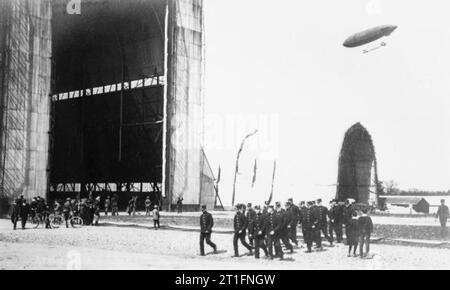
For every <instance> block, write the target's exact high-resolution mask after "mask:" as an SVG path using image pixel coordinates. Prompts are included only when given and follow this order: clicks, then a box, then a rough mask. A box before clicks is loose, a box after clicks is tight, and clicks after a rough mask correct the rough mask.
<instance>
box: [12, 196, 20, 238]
mask: <svg viewBox="0 0 450 290" xmlns="http://www.w3.org/2000/svg"><path fill="white" fill-rule="evenodd" d="M20 207H21V200H20V199H19V198H18V199H16V200H14V201H13V204H12V212H11V222H12V224H13V229H14V230H16V228H17V222H18V221H19V217H20Z"/></svg>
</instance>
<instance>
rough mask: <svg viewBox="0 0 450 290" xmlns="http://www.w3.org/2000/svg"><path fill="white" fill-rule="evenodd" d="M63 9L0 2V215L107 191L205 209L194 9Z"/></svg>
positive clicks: (135, 4)
mask: <svg viewBox="0 0 450 290" xmlns="http://www.w3.org/2000/svg"><path fill="white" fill-rule="evenodd" d="M68 3H69V1H68V0H53V1H51V0H5V1H2V2H1V3H0V5H1V6H0V9H1V19H0V47H1V54H0V89H1V90H0V96H1V109H0V114H1V115H0V117H1V118H0V126H1V129H2V130H1V134H0V138H1V139H0V143H1V147H0V157H1V158H0V160H1V161H0V168H1V176H0V178H1V179H0V197H1V198H2V199H4V200H5V202H2V205H5V204H6V203H9V202H10V201H11V199H12V198H14V197H16V196H18V195H20V194H23V195H24V196H25V197H27V198H31V197H33V196H36V195H41V196H45V195H47V196H48V197H55V196H59V194H62V193H64V194H71V193H78V194H81V195H84V194H86V193H87V192H92V191H94V192H99V191H110V192H111V191H116V192H128V193H130V192H138V193H140V192H142V193H149V192H153V193H158V194H160V195H161V196H162V197H163V198H164V203H165V205H166V207H167V209H171V207H172V204H175V203H176V200H177V199H178V197H183V198H184V203H185V205H186V207H187V208H191V209H198V207H199V205H200V203H203V202H207V205H208V207H209V208H212V207H213V206H214V204H213V202H211V200H214V194H215V193H214V190H213V187H211V186H210V184H209V183H212V182H213V180H214V175H213V174H212V170H211V169H210V167H209V164H208V162H207V161H206V155H205V152H204V151H203V149H202V148H203V147H202V145H203V115H204V111H203V110H204V106H203V103H204V90H203V87H204V85H203V81H204V79H203V74H204V22H203V1H202V0H83V1H81V2H80V3H81V10H80V12H81V13H80V14H79V15H77V14H68V13H67V4H68ZM205 164H207V165H208V166H205ZM3 210H5V208H3Z"/></svg>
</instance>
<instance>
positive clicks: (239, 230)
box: [233, 204, 253, 257]
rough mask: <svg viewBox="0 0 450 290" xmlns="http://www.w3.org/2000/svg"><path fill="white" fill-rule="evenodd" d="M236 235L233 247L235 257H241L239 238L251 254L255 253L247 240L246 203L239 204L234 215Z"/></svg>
mask: <svg viewBox="0 0 450 290" xmlns="http://www.w3.org/2000/svg"><path fill="white" fill-rule="evenodd" d="M233 225H234V236H233V248H234V257H239V248H238V240H240V241H241V244H242V245H243V246H244V247H246V248H247V250H249V252H250V253H249V254H250V255H253V252H252V247H251V246H250V245H249V244H247V242H246V241H245V235H246V231H245V229H246V226H247V219H246V217H245V215H244V205H242V204H239V205H237V206H236V215H235V216H234V221H233Z"/></svg>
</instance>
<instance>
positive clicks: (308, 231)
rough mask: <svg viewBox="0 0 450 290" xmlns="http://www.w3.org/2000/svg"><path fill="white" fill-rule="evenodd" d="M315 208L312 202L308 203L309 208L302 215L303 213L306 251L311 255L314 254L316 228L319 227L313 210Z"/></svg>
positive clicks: (302, 221)
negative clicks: (313, 245)
mask: <svg viewBox="0 0 450 290" xmlns="http://www.w3.org/2000/svg"><path fill="white" fill-rule="evenodd" d="M312 206H313V202H312V201H308V204H307V207H306V208H304V209H303V210H302V211H301V213H302V218H301V223H302V230H303V238H304V240H305V243H306V246H307V248H308V250H307V251H306V252H307V253H311V252H312V249H311V248H312V244H313V240H314V231H315V227H316V226H317V219H316V216H315V215H314V212H313V211H314V210H313V208H312Z"/></svg>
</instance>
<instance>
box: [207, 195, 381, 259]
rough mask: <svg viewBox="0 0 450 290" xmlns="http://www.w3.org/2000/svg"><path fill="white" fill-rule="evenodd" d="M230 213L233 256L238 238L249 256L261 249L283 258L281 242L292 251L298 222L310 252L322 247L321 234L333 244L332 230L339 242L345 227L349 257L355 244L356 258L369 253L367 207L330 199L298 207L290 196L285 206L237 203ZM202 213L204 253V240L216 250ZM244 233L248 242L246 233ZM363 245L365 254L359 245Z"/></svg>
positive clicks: (236, 254) (209, 224)
mask: <svg viewBox="0 0 450 290" xmlns="http://www.w3.org/2000/svg"><path fill="white" fill-rule="evenodd" d="M235 209H236V214H235V216H234V220H233V225H234V236H233V248H234V257H240V256H239V247H238V241H240V242H241V244H242V245H243V246H244V247H245V248H246V249H247V250H248V251H249V255H253V254H254V256H255V258H256V259H259V258H260V251H261V250H262V251H263V252H264V254H265V256H266V257H267V258H270V259H274V258H280V259H284V252H283V249H282V246H281V245H282V244H283V245H284V246H285V248H286V249H287V250H288V251H289V253H293V252H294V246H293V245H292V244H291V243H293V244H294V245H295V247H296V248H298V245H299V244H298V241H297V226H298V225H301V228H302V233H303V239H304V242H305V244H306V247H307V250H306V253H311V252H312V248H313V244H314V243H315V248H316V249H317V250H318V251H320V250H322V249H323V248H322V234H323V236H324V238H325V239H326V240H327V241H328V242H329V244H330V246H333V241H334V233H335V234H336V242H337V243H342V242H343V228H344V226H345V234H346V243H347V245H348V246H349V256H351V252H352V250H353V256H355V257H356V256H357V255H356V248H357V246H358V243H359V245H360V255H359V256H360V257H361V258H363V257H365V256H367V254H368V252H369V241H370V235H371V233H372V231H373V224H372V220H371V218H370V217H369V216H368V215H367V212H368V210H367V209H364V208H363V209H357V208H356V207H355V206H354V205H353V204H352V202H351V201H350V200H347V201H346V202H345V204H341V203H338V202H337V201H336V200H332V201H331V202H330V207H329V208H327V207H326V206H324V205H322V200H321V199H318V200H316V201H308V202H306V203H305V202H304V201H302V202H301V203H300V204H299V206H297V205H295V204H294V202H293V199H292V198H290V199H289V200H288V201H287V202H286V203H285V207H284V208H283V207H282V206H281V203H280V202H276V203H275V205H274V206H273V205H270V204H269V203H268V202H266V203H265V205H264V207H263V208H261V207H260V206H259V205H256V206H252V204H251V203H249V204H247V206H245V205H244V204H238V205H236V207H235ZM202 212H203V214H202V215H201V217H200V228H201V235H200V254H201V255H205V251H204V241H205V240H206V242H207V244H208V245H210V246H211V247H212V248H213V249H214V252H217V246H216V245H215V244H214V243H213V242H211V232H212V227H213V224H214V222H213V218H212V215H211V214H210V213H208V212H207V211H206V206H202ZM247 234H248V241H249V242H248V243H247V241H246V236H247ZM364 245H365V250H366V251H365V253H364V252H363V246H364Z"/></svg>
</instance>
